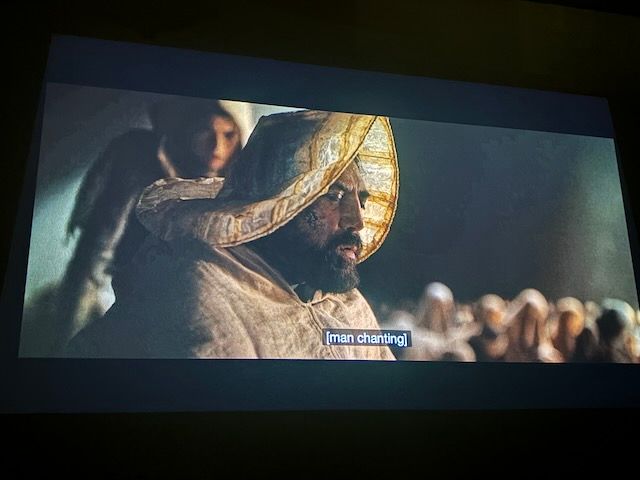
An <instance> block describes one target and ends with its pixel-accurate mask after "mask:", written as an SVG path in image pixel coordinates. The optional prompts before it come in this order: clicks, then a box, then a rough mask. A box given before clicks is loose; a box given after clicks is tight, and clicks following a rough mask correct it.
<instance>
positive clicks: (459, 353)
mask: <svg viewBox="0 0 640 480" xmlns="http://www.w3.org/2000/svg"><path fill="white" fill-rule="evenodd" d="M405 303H406V304H405V305H402V306H401V307H400V308H397V309H392V308H389V307H388V306H386V305H381V306H380V308H379V311H378V318H379V319H380V324H381V327H382V328H383V329H394V330H410V331H411V337H412V347H411V348H403V349H395V350H394V353H395V355H396V357H397V358H398V359H402V360H440V361H446V360H451V361H465V362H473V361H479V362H553V363H560V362H614V363H640V311H636V310H634V309H633V308H632V307H631V306H630V305H629V304H628V303H626V302H624V301H622V300H618V299H611V298H609V299H605V300H603V301H602V302H601V303H600V304H597V303H595V302H592V301H586V302H584V303H583V302H581V301H580V300H578V299H576V298H573V297H565V298H561V299H558V300H557V301H550V300H548V299H546V298H545V297H544V295H543V294H542V293H540V292H539V291H538V290H534V289H531V288H529V289H526V290H523V291H522V292H520V293H519V294H518V295H517V296H516V297H515V298H513V299H504V298H501V297H500V296H498V295H494V294H488V295H484V296H482V297H480V298H479V299H478V300H476V301H475V302H473V303H457V302H456V301H455V298H454V295H453V293H452V291H451V289H449V288H448V287H447V286H446V285H444V284H442V283H437V282H436V283H430V284H429V285H427V286H426V287H425V289H424V292H423V294H422V296H421V298H420V299H419V300H418V301H417V302H415V303H413V304H412V303H411V302H405Z"/></svg>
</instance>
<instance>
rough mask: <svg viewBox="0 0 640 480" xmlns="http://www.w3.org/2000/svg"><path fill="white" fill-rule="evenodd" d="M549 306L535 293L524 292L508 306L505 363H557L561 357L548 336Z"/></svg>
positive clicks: (541, 296)
mask: <svg viewBox="0 0 640 480" xmlns="http://www.w3.org/2000/svg"><path fill="white" fill-rule="evenodd" d="M548 314H549V303H548V302H547V300H546V298H544V296H543V295H542V293H540V292H539V291H538V290H535V289H533V288H527V289H525V290H523V291H522V292H520V293H519V294H518V296H517V297H516V298H515V299H514V300H513V301H512V302H511V303H510V304H509V306H508V307H507V312H506V314H505V324H506V325H507V336H508V338H509V345H508V346H507V349H506V352H505V355H504V360H505V361H506V362H545V363H559V362H562V361H563V358H562V354H561V353H560V352H559V351H558V350H556V349H555V348H554V347H553V344H552V343H551V339H550V338H549V335H548V333H547V317H548Z"/></svg>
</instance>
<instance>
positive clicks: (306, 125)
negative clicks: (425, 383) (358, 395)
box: [67, 110, 398, 360]
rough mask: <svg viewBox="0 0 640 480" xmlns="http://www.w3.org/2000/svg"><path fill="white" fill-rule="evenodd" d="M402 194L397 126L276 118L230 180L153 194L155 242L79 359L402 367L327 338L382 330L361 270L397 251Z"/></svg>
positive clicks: (369, 120) (386, 353) (77, 353)
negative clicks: (392, 240) (333, 333)
mask: <svg viewBox="0 0 640 480" xmlns="http://www.w3.org/2000/svg"><path fill="white" fill-rule="evenodd" d="M397 197H398V166H397V158H396V151H395V145H394V140H393V135H392V131H391V126H390V123H389V120H388V118H386V117H381V116H370V115H355V114H347V113H333V112H321V111H310V110H305V111H297V112H293V113H282V114H275V115H269V116H264V117H262V118H261V119H260V120H259V122H258V124H257V125H256V127H255V129H254V131H253V133H252V134H251V137H250V138H249V140H248V142H247V145H246V146H245V148H244V149H243V150H242V152H241V153H240V157H239V158H238V160H237V161H236V162H235V164H234V165H233V167H232V169H231V171H230V172H229V173H228V175H227V177H226V179H221V178H201V179H192V180H184V179H177V178H171V179H163V180H159V181H157V182H155V183H154V184H153V185H151V186H150V187H148V188H147V189H146V190H145V192H144V193H143V195H142V197H141V198H140V201H139V203H138V206H137V215H138V218H139V220H140V221H141V223H142V224H143V225H144V226H145V227H146V228H147V229H148V230H149V231H150V232H151V234H152V235H149V238H148V239H147V240H146V241H145V243H144V244H143V245H142V247H141V248H140V250H139V251H138V252H137V254H136V255H135V257H134V259H133V261H132V262H130V265H129V266H128V267H127V268H128V271H127V272H125V273H126V274H123V275H122V278H123V279H124V280H123V282H126V284H125V285H123V288H121V289H120V290H121V292H122V293H121V294H120V295H119V296H118V297H117V298H116V302H115V304H114V305H113V307H112V308H111V309H110V310H109V311H108V312H107V313H106V315H105V316H104V317H102V318H101V319H99V320H96V321H94V322H93V323H91V324H90V325H89V326H87V327H86V328H85V329H84V330H82V331H81V332H80V333H79V334H78V335H76V337H75V338H74V339H73V340H72V341H71V344H70V346H69V348H68V350H67V355H68V356H74V357H84V358H91V357H93V358H272V359H276V358H287V359H363V360H366V359H369V360H394V359H395V357H394V355H393V353H392V352H391V350H390V349H389V347H388V346H387V345H366V346H363V345H355V346H354V345H324V344H323V335H322V332H323V330H324V329H367V330H379V329H380V326H379V325H378V322H377V320H376V318H375V316H374V314H373V311H372V310H371V308H370V306H369V305H368V303H367V301H366V300H365V299H364V297H363V296H362V294H361V293H360V292H359V290H358V288H357V287H358V284H359V276H358V271H357V264H358V263H360V262H362V261H364V260H365V259H367V258H368V257H369V256H370V255H372V254H373V253H374V252H375V251H376V250H377V249H378V248H379V247H380V246H381V245H382V243H383V242H384V239H385V237H386V235H387V233H388V231H389V228H390V226H391V222H392V220H393V216H394V214H395V210H396V204H397Z"/></svg>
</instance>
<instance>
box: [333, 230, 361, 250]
mask: <svg viewBox="0 0 640 480" xmlns="http://www.w3.org/2000/svg"><path fill="white" fill-rule="evenodd" d="M340 246H353V247H356V249H357V252H358V253H360V250H362V239H361V238H360V235H358V234H357V233H355V232H350V231H348V230H347V231H345V232H343V233H339V234H337V235H336V236H335V237H333V238H332V239H331V240H330V241H329V243H328V244H327V247H326V248H327V250H334V249H336V248H338V247H340Z"/></svg>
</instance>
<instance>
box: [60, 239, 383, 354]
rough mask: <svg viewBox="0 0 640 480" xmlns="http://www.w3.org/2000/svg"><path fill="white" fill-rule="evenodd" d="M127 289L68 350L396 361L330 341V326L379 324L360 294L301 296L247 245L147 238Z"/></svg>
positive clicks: (375, 348) (376, 348) (372, 350)
mask: <svg viewBox="0 0 640 480" xmlns="http://www.w3.org/2000/svg"><path fill="white" fill-rule="evenodd" d="M128 274H129V275H128V277H127V278H128V281H127V284H125V285H124V288H123V290H124V291H123V294H122V298H117V299H116V304H115V305H114V306H113V307H112V309H111V310H110V311H109V312H108V313H107V315H106V316H105V317H104V318H102V319H101V320H99V321H96V322H94V323H93V324H91V325H90V326H89V327H88V328H86V329H85V330H84V331H82V332H81V333H80V334H79V335H78V336H77V337H76V338H75V339H74V340H73V341H72V343H71V346H70V348H69V350H68V355H70V356H80V357H99V358H193V357H196V358H271V359H276V358H286V359H368V360H394V359H395V358H394V356H393V354H392V353H391V350H390V349H389V348H388V347H386V346H342V345H340V346H336V345H332V346H326V345H323V343H322V329H323V328H349V329H379V328H380V327H379V325H378V322H377V321H376V319H375V316H374V314H373V312H372V311H371V308H370V307H369V305H368V304H367V302H366V300H365V299H364V298H363V296H362V294H361V293H360V292H359V291H358V290H357V289H353V290H351V291H349V292H347V293H343V294H323V293H322V292H319V291H318V292H316V293H315V295H314V297H313V298H312V299H311V300H310V301H308V302H303V301H302V300H301V299H300V298H299V297H298V295H296V293H295V291H294V290H293V289H292V287H291V286H290V285H289V284H288V283H287V282H286V281H285V280H284V278H283V277H282V276H281V275H280V274H279V273H278V272H277V271H276V270H275V269H273V268H272V267H271V266H270V265H268V264H267V263H266V262H265V261H264V260H263V259H262V257H260V256H259V255H258V254H257V253H256V252H255V251H254V250H252V249H251V248H249V247H246V246H244V245H240V246H237V247H230V248H212V247H209V246H206V245H204V244H201V243H198V242H195V241H184V240H181V241H174V242H162V241H160V240H157V239H149V241H148V242H147V243H146V244H145V245H144V246H143V248H142V249H141V250H140V251H139V252H138V255H137V256H136V258H135V260H134V262H133V263H132V264H131V267H130V272H128Z"/></svg>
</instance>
